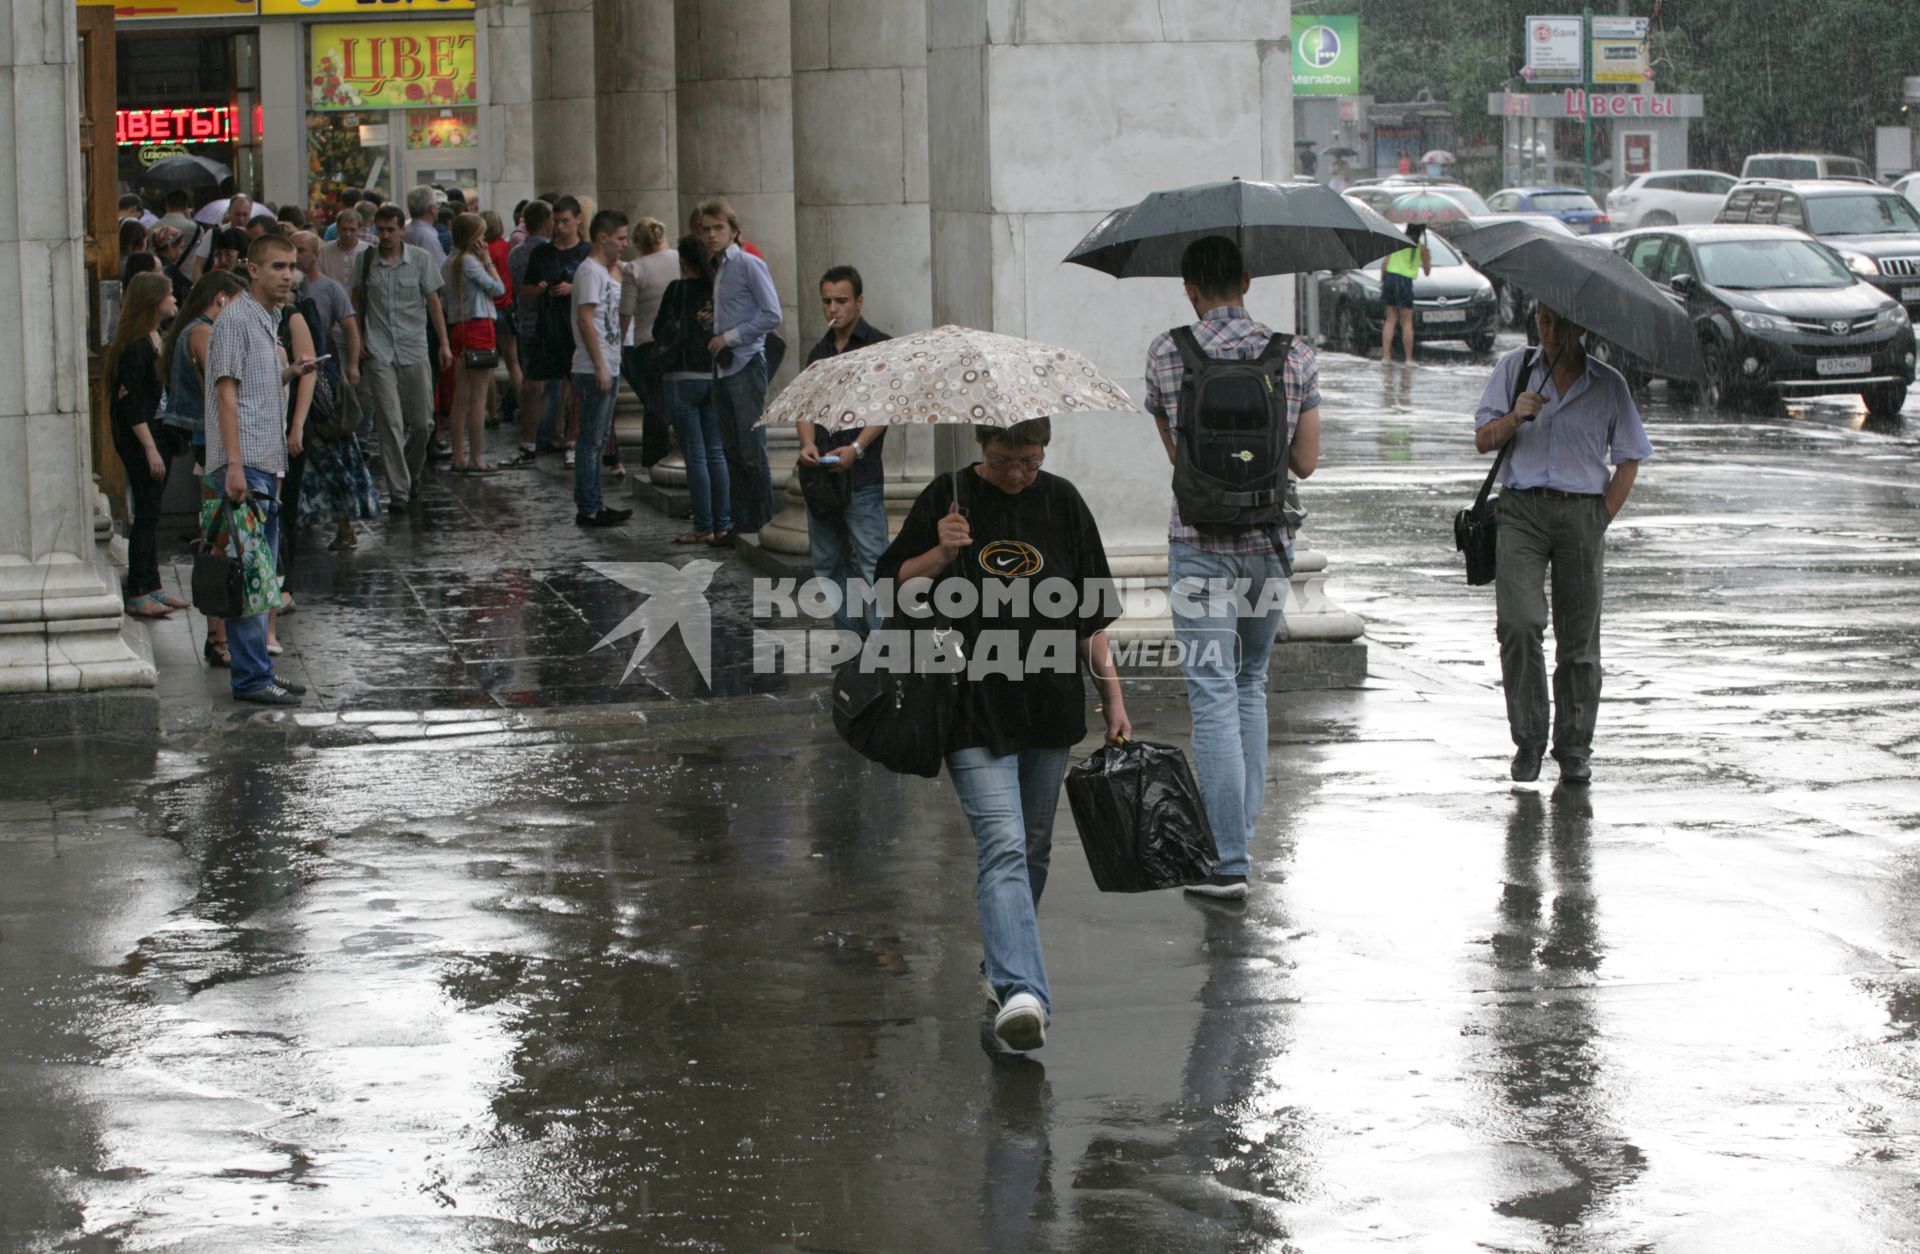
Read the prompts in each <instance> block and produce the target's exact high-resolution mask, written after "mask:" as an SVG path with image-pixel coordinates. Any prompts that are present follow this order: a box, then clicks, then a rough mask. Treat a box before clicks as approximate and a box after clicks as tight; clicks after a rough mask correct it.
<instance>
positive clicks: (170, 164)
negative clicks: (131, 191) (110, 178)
mask: <svg viewBox="0 0 1920 1254" xmlns="http://www.w3.org/2000/svg"><path fill="white" fill-rule="evenodd" d="M232 177H233V171H232V170H229V169H228V168H227V167H226V166H224V165H222V164H220V163H219V162H218V161H215V160H213V159H212V158H210V157H202V156H198V155H196V154H194V153H182V154H180V155H179V156H177V157H162V158H161V159H160V160H158V161H156V162H154V163H153V164H152V165H150V166H148V167H147V168H146V169H145V170H143V171H141V174H140V178H139V179H138V180H137V182H138V185H139V186H141V187H145V188H148V189H150V190H152V191H156V192H171V191H176V190H179V189H182V188H184V189H186V190H188V191H191V190H193V189H194V188H196V187H219V186H221V185H222V184H224V183H226V182H227V181H228V180H229V179H231V178H232Z"/></svg>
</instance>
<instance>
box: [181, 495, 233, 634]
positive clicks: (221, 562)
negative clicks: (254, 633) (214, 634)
mask: <svg viewBox="0 0 1920 1254" xmlns="http://www.w3.org/2000/svg"><path fill="white" fill-rule="evenodd" d="M193 547H194V554H193V608H194V609H196V610H199V611H200V612H201V613H202V614H205V615H206V616H207V617H208V618H245V617H246V611H245V610H244V608H243V603H244V601H245V600H246V572H245V570H244V569H243V565H242V562H241V553H240V539H239V532H238V531H237V530H236V529H235V527H234V522H233V502H232V501H229V500H226V499H225V498H222V499H221V501H220V508H219V509H218V510H217V511H215V512H214V515H213V526H212V527H211V529H209V530H208V531H206V532H205V533H203V534H202V535H201V537H200V538H199V539H198V540H196V541H194V546H193Z"/></svg>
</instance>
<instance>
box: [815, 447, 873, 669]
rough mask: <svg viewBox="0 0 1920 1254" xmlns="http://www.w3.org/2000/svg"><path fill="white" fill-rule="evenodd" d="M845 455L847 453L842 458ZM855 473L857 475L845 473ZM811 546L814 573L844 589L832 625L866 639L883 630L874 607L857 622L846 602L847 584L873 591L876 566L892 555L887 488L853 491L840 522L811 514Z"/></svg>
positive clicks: (868, 607) (841, 589)
mask: <svg viewBox="0 0 1920 1254" xmlns="http://www.w3.org/2000/svg"><path fill="white" fill-rule="evenodd" d="M843 455H844V454H843ZM844 473H846V474H852V473H853V472H852V471H850V470H849V471H846V472H844ZM807 547H808V549H809V550H811V552H812V554H813V573H814V575H815V576H816V577H818V578H821V579H830V580H832V581H833V582H834V583H836V584H839V585H840V591H841V593H842V594H843V595H842V598H841V603H840V608H839V609H837V610H835V611H834V614H833V625H834V626H835V627H838V628H839V629H840V630H841V631H852V632H858V633H859V635H860V638H861V639H863V640H864V639H866V637H867V634H868V633H869V632H871V631H873V630H874V629H875V628H877V627H879V626H880V611H879V610H878V608H876V607H875V606H873V605H872V604H869V605H868V606H867V608H866V609H865V610H864V611H863V612H862V613H861V615H860V617H859V618H858V619H857V620H856V619H855V618H854V617H853V613H852V611H851V609H850V608H849V607H848V605H847V603H846V598H845V595H844V594H845V593H846V591H847V581H848V580H851V579H859V580H861V581H863V582H865V583H866V584H867V586H869V587H871V586H872V585H873V574H874V568H875V567H877V566H879V564H880V555H881V554H882V553H885V552H886V551H887V487H886V485H885V484H884V483H869V484H868V485H867V486H865V487H863V488H855V489H854V490H853V499H852V500H850V501H848V502H847V512H846V513H844V514H842V515H841V516H840V517H838V518H822V517H820V515H818V514H816V513H814V512H813V511H812V510H808V511H807Z"/></svg>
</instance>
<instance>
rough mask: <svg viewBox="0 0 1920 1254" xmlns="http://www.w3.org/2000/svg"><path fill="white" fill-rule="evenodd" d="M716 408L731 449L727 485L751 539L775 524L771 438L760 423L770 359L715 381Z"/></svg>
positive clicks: (737, 520) (758, 358)
mask: <svg viewBox="0 0 1920 1254" xmlns="http://www.w3.org/2000/svg"><path fill="white" fill-rule="evenodd" d="M713 392H714V409H715V410H716V411H717V413H718V416H719V419H720V440H721V443H722V444H723V445H724V446H725V447H726V450H727V482H728V485H729V486H730V487H731V489H732V492H733V529H734V530H735V531H737V532H741V533H744V534H747V535H752V534H753V533H755V532H757V531H759V530H760V528H762V527H764V526H766V525H767V524H768V523H770V522H772V521H773V514H774V506H773V471H772V469H771V468H769V467H768V465H767V433H766V430H765V429H764V428H762V427H756V426H755V425H754V424H755V423H757V422H759V421H760V415H761V413H762V412H764V411H765V409H766V407H767V359H766V358H765V357H764V356H762V355H760V354H757V353H756V354H755V355H754V358H753V360H752V361H750V362H748V363H747V364H746V365H744V366H742V367H740V369H738V370H736V371H734V372H733V373H732V374H730V375H726V376H723V377H722V378H719V379H716V380H715V381H714V389H713Z"/></svg>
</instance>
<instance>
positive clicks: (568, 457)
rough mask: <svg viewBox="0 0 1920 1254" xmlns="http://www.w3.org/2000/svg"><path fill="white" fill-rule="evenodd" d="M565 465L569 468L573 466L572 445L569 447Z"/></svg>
mask: <svg viewBox="0 0 1920 1254" xmlns="http://www.w3.org/2000/svg"><path fill="white" fill-rule="evenodd" d="M564 464H565V465H568V466H571V465H573V445H571V444H569V445H567V457H566V461H565V463H564Z"/></svg>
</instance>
